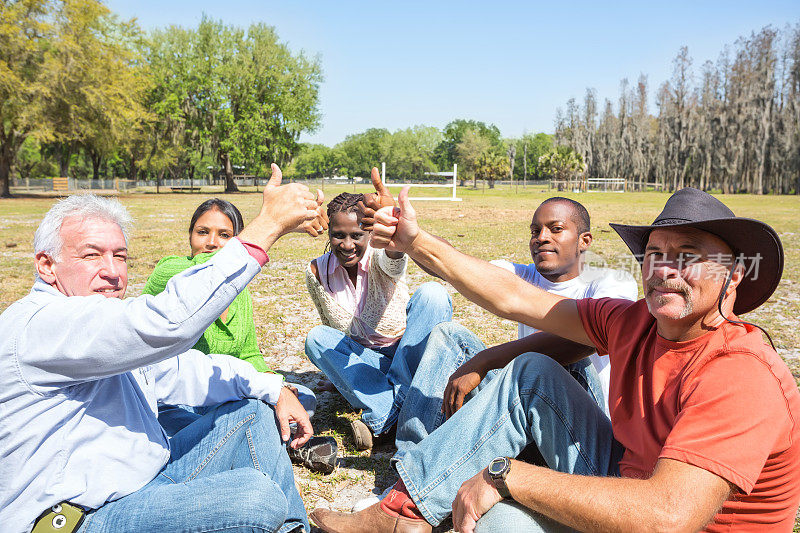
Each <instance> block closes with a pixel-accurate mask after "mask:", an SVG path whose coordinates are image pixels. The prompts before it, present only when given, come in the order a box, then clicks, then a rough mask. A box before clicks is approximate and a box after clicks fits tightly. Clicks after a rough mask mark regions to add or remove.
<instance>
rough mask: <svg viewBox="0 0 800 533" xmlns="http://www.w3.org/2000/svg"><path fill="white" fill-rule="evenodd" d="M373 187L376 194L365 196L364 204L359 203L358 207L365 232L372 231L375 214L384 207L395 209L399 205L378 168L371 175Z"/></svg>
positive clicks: (373, 168) (374, 168)
mask: <svg viewBox="0 0 800 533" xmlns="http://www.w3.org/2000/svg"><path fill="white" fill-rule="evenodd" d="M370 179H371V180H372V186H373V187H375V192H373V193H368V194H365V195H364V200H363V202H359V203H358V206H359V208H360V209H361V212H362V216H361V229H363V230H364V231H372V227H373V225H374V224H375V212H376V211H378V210H379V209H381V208H382V207H390V206H391V207H394V206H395V205H397V204H396V203H395V201H394V197H393V196H392V193H390V192H389V189H388V188H387V187H386V185H384V183H383V182H382V181H381V174H380V172H378V168H377V167H372V173H371V175H370Z"/></svg>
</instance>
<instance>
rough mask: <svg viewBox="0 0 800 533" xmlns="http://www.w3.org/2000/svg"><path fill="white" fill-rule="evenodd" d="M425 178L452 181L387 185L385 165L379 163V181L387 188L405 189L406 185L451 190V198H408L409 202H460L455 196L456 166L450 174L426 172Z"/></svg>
mask: <svg viewBox="0 0 800 533" xmlns="http://www.w3.org/2000/svg"><path fill="white" fill-rule="evenodd" d="M425 175H426V176H438V177H442V178H449V177H452V178H453V179H452V181H449V180H448V182H446V183H387V180H386V163H385V162H383V163H381V181H383V184H384V185H386V186H387V187H405V186H406V185H408V186H411V187H414V188H433V187H438V188H442V187H444V188H448V189H449V188H452V189H453V195H452V196H409V199H410V200H415V201H416V200H443V201H449V202H460V201H461V198H459V197H458V196H457V195H456V187H457V183H458V182H457V179H458V165H457V164H456V165H453V171H452V172H426V173H425Z"/></svg>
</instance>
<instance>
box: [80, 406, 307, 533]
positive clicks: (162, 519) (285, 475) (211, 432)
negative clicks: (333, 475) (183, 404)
mask: <svg viewBox="0 0 800 533" xmlns="http://www.w3.org/2000/svg"><path fill="white" fill-rule="evenodd" d="M274 419H275V412H274V411H273V410H272V408H271V407H269V406H268V405H267V404H265V403H264V402H262V401H260V400H240V401H236V402H229V403H224V404H221V405H219V406H217V407H216V408H214V409H212V410H210V411H209V412H208V413H206V414H205V415H203V416H202V417H200V418H199V419H197V420H196V421H194V422H192V423H191V424H189V425H188V426H186V427H185V428H184V429H182V430H181V431H179V432H178V433H176V434H175V436H174V437H172V439H170V454H171V457H170V460H169V462H168V463H167V465H166V466H165V467H164V468H163V469H162V470H161V472H160V473H159V474H158V475H157V476H156V477H155V478H154V479H153V480H152V481H151V482H150V483H148V484H147V485H145V486H144V487H142V488H141V489H139V490H137V491H136V492H134V493H132V494H129V495H127V496H123V497H122V498H120V499H118V500H114V501H112V502H108V503H106V504H105V505H103V506H102V507H100V508H99V509H97V510H95V511H91V512H90V513H89V514H88V515H87V517H86V521H85V522H84V524H83V525H82V526H81V528H80V529H79V530H78V531H79V533H99V532H108V533H112V532H113V533H117V532H120V531H137V532H139V531H141V532H162V531H192V532H210V531H215V532H218V531H225V532H280V533H287V532H290V531H301V530H304V531H309V525H308V518H307V516H306V511H305V508H304V507H303V501H302V500H301V499H300V495H299V494H298V492H297V487H296V486H295V484H294V475H293V473H292V465H291V463H290V461H289V456H288V455H287V454H286V450H285V449H284V447H283V445H282V443H281V439H280V436H279V434H278V429H277V426H276V424H275V422H274ZM96 474H97V475H103V473H96ZM107 475H113V473H108V474H107Z"/></svg>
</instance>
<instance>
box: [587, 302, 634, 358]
mask: <svg viewBox="0 0 800 533" xmlns="http://www.w3.org/2000/svg"><path fill="white" fill-rule="evenodd" d="M577 305H578V315H579V316H580V318H581V322H582V323H583V329H584V330H585V331H586V334H587V335H588V336H589V340H590V341H592V344H594V346H595V348H597V353H598V354H599V355H606V354H607V353H608V339H609V338H610V336H611V335H610V332H611V328H613V327H614V325H615V322H617V319H618V318H619V316H620V315H621V314H622V313H623V311H625V310H626V309H627V308H628V307H630V306H631V305H633V303H632V302H631V301H629V300H623V299H618V298H599V299H595V298H583V299H581V300H577Z"/></svg>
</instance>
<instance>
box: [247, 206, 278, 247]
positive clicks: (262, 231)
mask: <svg viewBox="0 0 800 533" xmlns="http://www.w3.org/2000/svg"><path fill="white" fill-rule="evenodd" d="M281 235H282V231H281V227H280V226H279V225H278V224H276V223H275V222H273V221H271V220H269V218H268V217H267V216H265V215H263V214H262V215H259V216H257V217H256V218H254V219H253V221H252V222H250V224H248V225H247V226H246V227H245V228H244V229H243V230H242V231H241V233H239V240H242V241H246V242H249V243H252V244H255V245H257V246H260V247H261V248H263V249H264V251H269V249H270V248H271V247H272V245H273V244H275V241H277V240H278V239H279V238H280V236H281Z"/></svg>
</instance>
